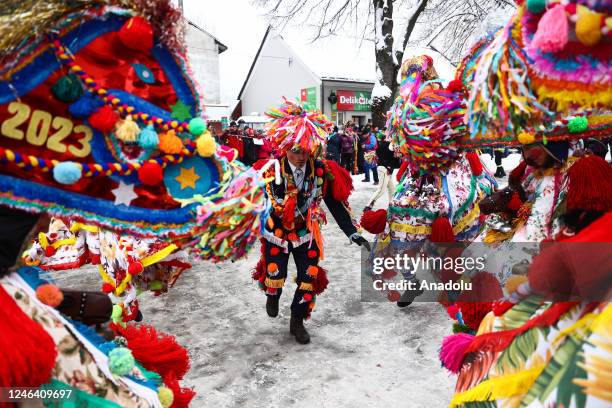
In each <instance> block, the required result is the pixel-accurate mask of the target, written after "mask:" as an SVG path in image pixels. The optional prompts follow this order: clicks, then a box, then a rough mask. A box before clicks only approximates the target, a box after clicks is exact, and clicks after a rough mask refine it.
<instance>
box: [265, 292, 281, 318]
mask: <svg viewBox="0 0 612 408" xmlns="http://www.w3.org/2000/svg"><path fill="white" fill-rule="evenodd" d="M267 298H268V299H267V300H266V312H268V316H270V317H276V316H278V299H279V297H278V296H267Z"/></svg>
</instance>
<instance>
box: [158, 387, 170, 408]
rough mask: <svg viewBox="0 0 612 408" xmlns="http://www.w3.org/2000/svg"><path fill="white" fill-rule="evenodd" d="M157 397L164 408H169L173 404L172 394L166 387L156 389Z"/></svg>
mask: <svg viewBox="0 0 612 408" xmlns="http://www.w3.org/2000/svg"><path fill="white" fill-rule="evenodd" d="M157 397H158V398H159V402H160V403H161V404H162V407H164V408H169V407H170V406H171V405H172V403H173V402H174V393H173V392H172V390H171V389H170V388H168V387H159V388H158V389H157Z"/></svg>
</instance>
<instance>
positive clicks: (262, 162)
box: [253, 159, 270, 170]
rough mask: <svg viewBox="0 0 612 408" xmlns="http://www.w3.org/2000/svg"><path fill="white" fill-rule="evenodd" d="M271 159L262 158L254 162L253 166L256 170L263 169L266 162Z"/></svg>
mask: <svg viewBox="0 0 612 408" xmlns="http://www.w3.org/2000/svg"><path fill="white" fill-rule="evenodd" d="M269 161H270V159H261V160H257V161H256V162H255V163H253V168H254V169H255V170H261V169H262V167H263V166H265V164H266V163H268V162H269Z"/></svg>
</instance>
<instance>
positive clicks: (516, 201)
mask: <svg viewBox="0 0 612 408" xmlns="http://www.w3.org/2000/svg"><path fill="white" fill-rule="evenodd" d="M522 206H523V201H521V196H520V194H519V193H517V192H516V191H515V192H514V193H512V197H511V198H510V201H508V205H506V208H507V209H509V210H510V211H518V210H519V208H521V207H522Z"/></svg>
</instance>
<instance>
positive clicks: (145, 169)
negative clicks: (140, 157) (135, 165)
mask: <svg viewBox="0 0 612 408" xmlns="http://www.w3.org/2000/svg"><path fill="white" fill-rule="evenodd" d="M163 179H164V170H163V169H162V167H161V166H160V165H159V164H158V163H157V162H153V161H148V162H146V163H144V164H143V165H142V166H141V167H140V168H139V169H138V180H140V182H141V183H142V184H144V185H145V186H156V185H158V184H159V183H161V182H162V181H163Z"/></svg>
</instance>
